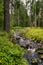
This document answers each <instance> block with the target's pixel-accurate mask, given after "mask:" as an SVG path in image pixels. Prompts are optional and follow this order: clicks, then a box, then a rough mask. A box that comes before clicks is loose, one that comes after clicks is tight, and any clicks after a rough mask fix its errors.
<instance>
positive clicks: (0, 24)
mask: <svg viewBox="0 0 43 65" xmlns="http://www.w3.org/2000/svg"><path fill="white" fill-rule="evenodd" d="M3 20H4V14H3V0H0V29H3Z"/></svg>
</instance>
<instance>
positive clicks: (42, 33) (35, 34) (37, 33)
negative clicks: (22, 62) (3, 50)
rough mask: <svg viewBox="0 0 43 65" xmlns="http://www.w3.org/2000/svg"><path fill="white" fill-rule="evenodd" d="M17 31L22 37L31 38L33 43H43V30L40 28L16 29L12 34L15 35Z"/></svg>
mask: <svg viewBox="0 0 43 65" xmlns="http://www.w3.org/2000/svg"><path fill="white" fill-rule="evenodd" d="M15 30H19V31H20V35H21V36H24V37H26V38H29V39H31V40H33V41H38V42H40V41H43V28H40V27H36V28H35V27H24V28H23V27H15V28H13V29H12V30H11V34H12V33H14V31H15Z"/></svg>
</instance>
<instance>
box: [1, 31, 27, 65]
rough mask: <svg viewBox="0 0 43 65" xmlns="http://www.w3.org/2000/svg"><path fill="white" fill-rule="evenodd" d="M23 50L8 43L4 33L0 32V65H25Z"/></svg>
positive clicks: (7, 37)
mask: <svg viewBox="0 0 43 65" xmlns="http://www.w3.org/2000/svg"><path fill="white" fill-rule="evenodd" d="M23 54H24V49H23V48H21V47H20V46H19V45H17V44H13V43H12V42H10V41H9V35H8V34H7V33H6V32H0V65H27V61H26V60H25V59H24V58H23Z"/></svg>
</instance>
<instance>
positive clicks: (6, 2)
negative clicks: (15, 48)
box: [4, 0, 10, 32]
mask: <svg viewBox="0 0 43 65" xmlns="http://www.w3.org/2000/svg"><path fill="white" fill-rule="evenodd" d="M9 3H10V0H4V30H5V31H6V32H10V14H9Z"/></svg>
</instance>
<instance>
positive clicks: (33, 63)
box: [11, 31, 43, 65]
mask: <svg viewBox="0 0 43 65" xmlns="http://www.w3.org/2000/svg"><path fill="white" fill-rule="evenodd" d="M19 34H20V31H15V32H14V34H13V36H12V37H11V41H12V42H13V43H17V44H19V45H20V46H21V47H23V48H25V49H26V52H25V53H24V56H23V57H24V58H25V59H26V60H27V61H28V63H29V64H30V65H43V46H41V45H40V44H38V43H36V42H33V41H31V40H30V39H28V38H25V37H23V36H21V35H19Z"/></svg>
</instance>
